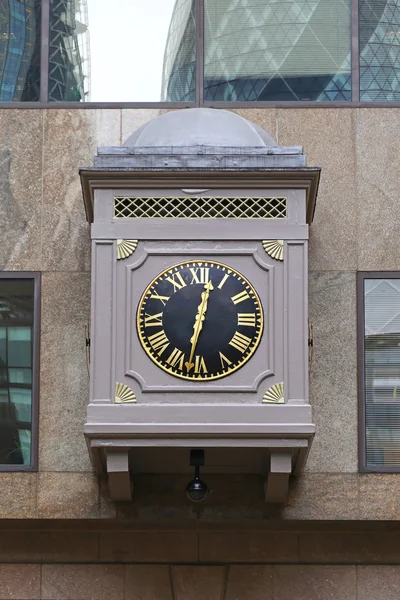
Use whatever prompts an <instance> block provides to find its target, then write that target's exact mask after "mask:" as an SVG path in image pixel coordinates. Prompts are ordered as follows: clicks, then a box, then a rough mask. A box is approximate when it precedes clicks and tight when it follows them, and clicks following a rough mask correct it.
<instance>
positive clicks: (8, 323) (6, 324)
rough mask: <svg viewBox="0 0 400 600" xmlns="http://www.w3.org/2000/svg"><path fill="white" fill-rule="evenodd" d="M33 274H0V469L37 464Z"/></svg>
mask: <svg viewBox="0 0 400 600" xmlns="http://www.w3.org/2000/svg"><path fill="white" fill-rule="evenodd" d="M39 286H40V279H39V275H38V274H32V273H0V470H2V471H17V470H18V471H29V470H34V468H35V467H36V463H37V414H38V411H37V404H38V376H39V363H38V348H39V334H38V329H39V297H40V296H39V293H40V290H39Z"/></svg>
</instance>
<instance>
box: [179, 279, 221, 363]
mask: <svg viewBox="0 0 400 600" xmlns="http://www.w3.org/2000/svg"><path fill="white" fill-rule="evenodd" d="M213 289H214V287H213V284H212V283H211V281H208V282H207V283H206V284H205V286H204V290H205V291H204V292H202V294H201V302H200V304H199V306H198V307H197V315H196V318H195V321H194V325H193V332H194V333H193V335H192V337H191V338H190V342H191V344H192V347H191V349H190V357H189V360H188V361H187V362H185V367H186V370H187V372H188V373H189V371H190V370H191V369H193V367H194V363H193V362H192V360H193V356H194V353H195V350H196V346H197V341H198V339H199V335H200V331H201V330H202V329H203V321H204V319H205V316H206V311H207V305H208V297H209V295H210V292H211V291H212V290H213Z"/></svg>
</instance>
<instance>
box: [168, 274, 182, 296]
mask: <svg viewBox="0 0 400 600" xmlns="http://www.w3.org/2000/svg"><path fill="white" fill-rule="evenodd" d="M166 280H167V281H169V282H170V283H172V285H173V286H174V294H175V292H176V291H177V290H181V289H182V288H183V287H185V286H186V283H185V282H184V280H183V277H182V275H181V274H180V273H179V272H178V273H173V274H172V275H171V277H166ZM175 280H176V281H175Z"/></svg>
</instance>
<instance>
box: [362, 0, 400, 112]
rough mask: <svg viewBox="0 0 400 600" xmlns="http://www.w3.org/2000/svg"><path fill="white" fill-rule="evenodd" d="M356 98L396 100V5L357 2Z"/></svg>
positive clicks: (399, 62)
mask: <svg viewBox="0 0 400 600" xmlns="http://www.w3.org/2000/svg"><path fill="white" fill-rule="evenodd" d="M359 10H360V17H359V23H360V99H361V100H364V101H382V102H387V101H389V102H390V101H393V100H397V101H399V100H400V2H399V1H398V0H360V2H359Z"/></svg>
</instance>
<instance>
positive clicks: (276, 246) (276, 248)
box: [262, 240, 285, 260]
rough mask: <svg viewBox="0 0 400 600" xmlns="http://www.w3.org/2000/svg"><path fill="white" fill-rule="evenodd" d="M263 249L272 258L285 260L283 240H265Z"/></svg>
mask: <svg viewBox="0 0 400 600" xmlns="http://www.w3.org/2000/svg"><path fill="white" fill-rule="evenodd" d="M262 245H263V248H264V250H265V252H266V253H267V254H269V256H271V258H274V259H275V260H283V252H284V250H283V249H284V245H285V242H284V241H283V240H263V242H262Z"/></svg>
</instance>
